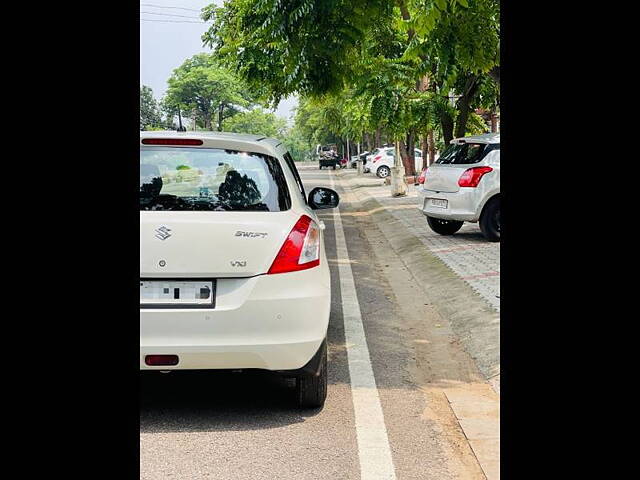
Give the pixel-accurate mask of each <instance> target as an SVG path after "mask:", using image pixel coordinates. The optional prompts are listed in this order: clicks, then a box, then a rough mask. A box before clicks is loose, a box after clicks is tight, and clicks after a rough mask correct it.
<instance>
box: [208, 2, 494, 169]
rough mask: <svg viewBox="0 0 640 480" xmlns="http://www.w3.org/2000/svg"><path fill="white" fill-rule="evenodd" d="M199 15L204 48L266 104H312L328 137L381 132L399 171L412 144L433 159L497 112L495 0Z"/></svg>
mask: <svg viewBox="0 0 640 480" xmlns="http://www.w3.org/2000/svg"><path fill="white" fill-rule="evenodd" d="M202 17H203V19H205V20H210V21H212V22H213V23H212V26H211V28H210V29H209V30H208V31H207V32H206V33H205V34H204V36H203V41H204V42H205V44H206V45H209V46H210V47H211V48H213V49H214V51H215V52H216V53H217V54H218V55H219V57H220V59H221V61H222V62H224V63H225V64H226V65H229V66H231V67H232V68H233V69H234V70H235V71H237V72H238V74H239V75H240V76H241V77H242V78H243V79H245V81H246V82H248V83H249V84H250V85H253V86H254V87H255V88H261V89H262V91H263V92H266V93H265V94H266V95H267V96H268V98H269V100H270V101H271V102H274V103H276V102H277V101H279V99H280V98H282V97H283V96H285V95H288V94H290V93H294V92H295V93H298V94H301V95H303V96H305V97H308V98H309V99H321V101H320V102H317V103H316V104H317V106H318V108H320V110H321V115H316V114H315V113H313V114H311V115H310V116H309V118H308V120H311V121H312V122H311V123H312V124H313V123H314V122H313V121H315V120H317V119H318V118H320V119H322V121H325V122H328V123H329V125H330V126H329V127H325V130H326V129H328V130H331V133H334V134H338V135H349V136H350V135H353V134H354V132H355V131H358V132H361V131H362V130H361V129H365V130H369V131H375V132H376V137H379V136H380V132H381V131H383V130H384V131H386V132H387V134H388V135H390V136H391V137H392V138H393V139H394V140H397V141H399V142H400V147H401V148H400V150H401V153H402V160H403V163H404V166H405V170H406V171H407V173H411V172H412V171H413V168H414V167H413V165H414V162H413V146H414V144H415V143H416V142H417V140H418V137H421V138H422V141H423V145H425V146H427V149H428V150H429V151H430V152H431V158H433V154H434V151H435V148H434V146H435V144H436V138H441V139H442V140H443V141H444V142H445V143H448V142H449V140H451V139H452V138H453V136H464V135H465V134H466V133H467V132H468V130H469V128H470V127H471V126H472V125H471V123H473V120H475V117H474V116H473V111H474V110H475V108H478V107H479V106H480V105H481V104H483V105H484V106H485V108H489V109H493V108H495V107H496V106H497V97H498V90H499V64H500V59H499V0H331V1H326V2H316V1H312V0H289V1H287V2H282V1H280V0H227V1H226V2H225V4H224V7H217V6H215V5H211V6H209V7H207V8H205V9H204V12H203V15H202ZM327 99H332V100H329V101H327ZM313 101H315V100H313ZM341 102H342V103H341ZM338 104H341V107H340V108H338V110H339V112H336V108H334V107H335V106H336V105H338ZM358 110H359V111H358ZM365 120H366V121H365ZM470 122H471V123H470ZM321 131H322V127H320V126H318V127H317V128H316V130H315V133H314V135H315V136H316V137H317V135H318V134H319V133H320V132H321ZM376 143H379V141H377V142H376Z"/></svg>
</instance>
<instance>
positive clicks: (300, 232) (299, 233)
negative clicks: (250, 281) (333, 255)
mask: <svg viewBox="0 0 640 480" xmlns="http://www.w3.org/2000/svg"><path fill="white" fill-rule="evenodd" d="M318 265H320V229H319V228H318V226H317V225H316V223H315V222H314V221H313V220H311V218H310V217H308V216H307V215H303V216H302V217H300V219H299V220H298V221H297V222H296V224H295V225H294V226H293V229H292V230H291V233H289V236H288V237H287V239H286V240H285V241H284V244H283V245H282V248H280V251H279V252H278V255H276V259H275V260H274V261H273V264H272V265H271V268H270V269H269V272H268V273H269V274H273V273H285V272H297V271H298V270H306V269H308V268H313V267H317V266H318Z"/></svg>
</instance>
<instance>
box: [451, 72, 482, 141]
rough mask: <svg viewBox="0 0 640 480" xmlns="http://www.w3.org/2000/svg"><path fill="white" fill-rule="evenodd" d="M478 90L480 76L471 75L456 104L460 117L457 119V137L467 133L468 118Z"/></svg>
mask: <svg viewBox="0 0 640 480" xmlns="http://www.w3.org/2000/svg"><path fill="white" fill-rule="evenodd" d="M477 92H478V77H477V76H476V75H471V76H470V77H469V79H468V80H467V82H466V84H465V88H464V92H463V94H462V96H461V97H460V98H459V99H458V103H457V105H456V107H457V109H458V118H457V119H456V129H455V135H456V137H464V136H465V135H466V134H467V120H469V113H470V112H471V103H472V102H473V99H474V97H475V96H476V93H477Z"/></svg>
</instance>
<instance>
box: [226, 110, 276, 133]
mask: <svg viewBox="0 0 640 480" xmlns="http://www.w3.org/2000/svg"><path fill="white" fill-rule="evenodd" d="M225 131H227V132H234V133H251V134H254V135H264V136H265V137H273V138H283V137H284V136H285V135H286V134H287V121H286V120H285V119H283V118H280V117H278V116H276V115H275V114H274V113H271V112H265V111H263V110H262V109H261V108H255V109H253V110H249V111H247V112H240V113H238V114H237V115H234V116H233V117H231V118H230V119H229V120H227V122H226V124H225Z"/></svg>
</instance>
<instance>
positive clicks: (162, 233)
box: [156, 225, 171, 240]
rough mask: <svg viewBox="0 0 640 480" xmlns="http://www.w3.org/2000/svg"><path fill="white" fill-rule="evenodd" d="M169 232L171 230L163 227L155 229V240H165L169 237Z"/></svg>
mask: <svg viewBox="0 0 640 480" xmlns="http://www.w3.org/2000/svg"><path fill="white" fill-rule="evenodd" d="M170 231H171V229H170V228H167V227H165V226H164V225H163V226H162V227H160V228H156V238H159V239H160V240H166V239H167V238H169V237H170V236H171V234H170V233H169V232H170Z"/></svg>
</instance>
